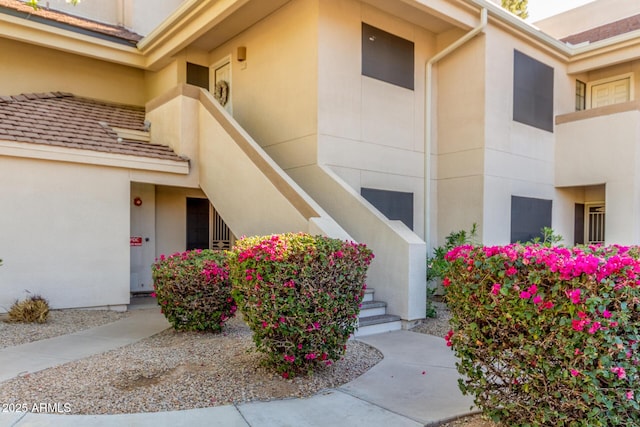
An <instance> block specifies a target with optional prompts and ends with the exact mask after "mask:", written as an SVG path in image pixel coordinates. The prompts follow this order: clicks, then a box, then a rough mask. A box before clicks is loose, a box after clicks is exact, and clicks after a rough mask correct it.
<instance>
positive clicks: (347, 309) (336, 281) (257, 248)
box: [229, 233, 373, 378]
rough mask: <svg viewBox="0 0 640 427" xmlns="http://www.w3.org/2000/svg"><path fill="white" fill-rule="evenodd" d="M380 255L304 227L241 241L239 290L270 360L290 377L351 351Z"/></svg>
mask: <svg viewBox="0 0 640 427" xmlns="http://www.w3.org/2000/svg"><path fill="white" fill-rule="evenodd" d="M372 258H373V254H372V253H371V251H370V250H369V249H367V248H366V247H365V245H362V244H356V243H352V242H343V241H341V240H336V239H331V238H326V237H322V236H315V237H314V236H310V235H308V234H302V233H301V234H283V235H273V236H265V237H250V238H244V239H241V240H239V241H237V242H236V245H235V247H234V253H233V255H232V256H231V257H230V259H229V266H230V267H229V268H230V275H231V280H232V281H233V296H234V298H235V300H236V302H237V303H238V307H239V308H240V311H242V313H243V315H244V318H245V320H246V322H247V324H248V325H249V327H250V328H251V330H252V331H253V340H254V342H255V344H256V347H257V349H258V350H259V351H260V352H262V353H264V354H265V356H266V360H265V361H266V363H267V364H268V365H270V366H272V367H274V368H275V369H276V370H277V371H278V372H279V373H281V374H282V375H283V377H285V378H289V377H290V376H294V375H295V374H297V373H300V372H303V371H305V370H306V371H307V372H310V371H312V369H313V368H314V367H315V366H318V365H330V364H331V363H333V362H334V361H336V360H339V359H340V358H341V357H342V356H343V355H344V351H345V348H346V342H347V339H348V338H349V336H350V335H351V334H352V333H353V331H354V330H355V328H356V326H357V322H358V314H359V312H360V303H361V301H362V297H363V295H364V290H365V288H366V285H365V283H364V280H365V276H366V272H367V268H368V266H369V263H370V262H371V259H372Z"/></svg>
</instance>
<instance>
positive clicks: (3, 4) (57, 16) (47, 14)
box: [0, 0, 142, 46]
mask: <svg viewBox="0 0 640 427" xmlns="http://www.w3.org/2000/svg"><path fill="white" fill-rule="evenodd" d="M0 13H6V14H10V15H13V16H18V17H20V18H24V19H29V20H31V21H35V22H40V23H43V24H47V25H53V26H56V27H59V28H63V29H67V30H71V31H75V32H79V33H83V34H87V35H90V36H95V37H100V38H104V39H107V40H111V41H114V42H117V43H124V44H127V45H130V46H135V45H136V44H137V43H138V42H139V41H140V40H141V39H142V36H141V35H139V34H136V33H134V32H132V31H129V30H127V29H126V28H124V27H119V26H117V25H110V24H104V23H102V22H97V21H92V20H90V19H87V18H82V17H79V16H74V15H70V14H68V13H64V12H60V11H57V10H52V9H48V8H45V7H44V6H39V7H38V8H37V9H34V8H33V7H31V6H29V5H26V4H24V3H23V2H22V1H19V0H0Z"/></svg>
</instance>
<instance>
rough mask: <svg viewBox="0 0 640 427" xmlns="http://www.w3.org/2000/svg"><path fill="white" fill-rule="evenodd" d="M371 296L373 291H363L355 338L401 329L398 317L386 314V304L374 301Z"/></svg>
mask: <svg viewBox="0 0 640 427" xmlns="http://www.w3.org/2000/svg"><path fill="white" fill-rule="evenodd" d="M373 295H374V290H373V289H366V290H365V294H364V298H363V300H362V307H360V316H359V318H358V329H357V330H356V332H355V334H354V336H355V337H363V336H365V335H373V334H380V333H383V332H391V331H398V330H400V329H402V321H401V320H400V316H396V315H393V314H387V303H386V302H382V301H375V300H374V298H373Z"/></svg>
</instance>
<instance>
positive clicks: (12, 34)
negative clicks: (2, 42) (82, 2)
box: [0, 14, 144, 68]
mask: <svg viewBox="0 0 640 427" xmlns="http://www.w3.org/2000/svg"><path fill="white" fill-rule="evenodd" d="M0 36H1V37H4V38H7V39H12V40H17V41H21V42H25V43H29V44H34V45H37V46H44V47H47V48H50V49H56V50H61V51H63V52H70V53H75V54H79V55H83V56H86V57H88V58H95V59H100V60H103V61H108V62H114V63H116V64H123V65H128V66H131V67H136V68H142V67H143V66H144V57H143V55H142V54H141V53H140V51H138V50H137V49H136V48H135V47H132V46H125V45H121V44H118V43H113V42H110V41H107V40H102V39H99V38H97V37H91V36H87V35H84V34H80V33H75V32H73V31H68V30H63V29H60V28H56V27H53V26H50V25H45V24H41V23H38V22H33V21H29V20H27V19H23V18H18V17H15V16H11V15H6V14H0Z"/></svg>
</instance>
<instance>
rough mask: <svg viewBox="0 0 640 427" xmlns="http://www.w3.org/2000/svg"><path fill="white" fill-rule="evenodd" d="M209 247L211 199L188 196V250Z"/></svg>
mask: <svg viewBox="0 0 640 427" xmlns="http://www.w3.org/2000/svg"><path fill="white" fill-rule="evenodd" d="M192 249H209V200H208V199H195V198H187V250H188V251H190V250H192Z"/></svg>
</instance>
